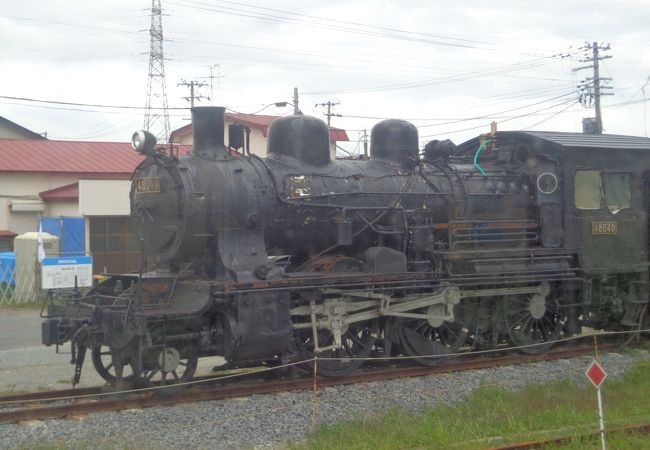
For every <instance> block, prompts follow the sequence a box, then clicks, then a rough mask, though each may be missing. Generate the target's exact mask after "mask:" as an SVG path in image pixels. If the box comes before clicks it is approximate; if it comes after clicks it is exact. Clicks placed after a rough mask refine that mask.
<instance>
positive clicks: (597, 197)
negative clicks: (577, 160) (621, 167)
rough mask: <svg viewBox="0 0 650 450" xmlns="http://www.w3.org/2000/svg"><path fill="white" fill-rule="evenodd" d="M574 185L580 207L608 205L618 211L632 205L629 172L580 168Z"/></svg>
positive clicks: (575, 199) (611, 209)
mask: <svg viewBox="0 0 650 450" xmlns="http://www.w3.org/2000/svg"><path fill="white" fill-rule="evenodd" d="M574 187H575V193H574V195H575V196H574V202H575V206H576V208H578V209H600V208H602V207H606V208H607V209H608V210H609V211H611V212H613V213H616V212H618V211H620V210H621V209H625V208H629V207H630V206H631V201H630V174H628V173H602V172H601V171H600V170H578V171H576V173H575V178H574Z"/></svg>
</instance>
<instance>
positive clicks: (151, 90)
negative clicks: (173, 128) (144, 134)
mask: <svg viewBox="0 0 650 450" xmlns="http://www.w3.org/2000/svg"><path fill="white" fill-rule="evenodd" d="M149 34H150V35H151V44H150V46H149V81H148V82H147V105H146V107H145V113H144V129H145V130H148V131H149V132H150V133H152V134H153V135H154V136H156V139H157V140H158V142H161V143H166V142H167V140H168V138H169V113H168V112H167V89H166V86H165V59H164V57H163V29H162V8H161V6H160V0H152V1H151V28H149Z"/></svg>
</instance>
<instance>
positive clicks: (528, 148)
mask: <svg viewBox="0 0 650 450" xmlns="http://www.w3.org/2000/svg"><path fill="white" fill-rule="evenodd" d="M192 120H193V136H194V144H193V148H192V150H191V152H190V153H188V154H187V155H184V156H178V155H174V154H172V153H171V152H165V151H164V150H162V149H158V148H156V145H155V140H153V139H152V136H151V135H149V134H148V133H146V132H139V133H136V134H135V135H134V140H133V142H134V148H135V150H136V151H138V152H140V153H142V154H143V155H146V158H145V159H144V160H143V162H142V163H141V164H140V165H139V166H138V167H137V169H136V170H135V172H134V174H133V177H132V189H131V210H132V214H133V215H134V217H135V219H136V223H137V226H138V228H139V229H138V232H139V235H140V237H141V242H142V253H143V257H142V259H143V270H142V271H141V273H140V274H122V275H113V276H111V277H109V278H108V279H107V281H105V282H104V283H102V284H101V285H100V286H98V287H97V288H95V289H94V290H92V291H91V292H89V293H88V294H86V295H84V296H83V297H80V298H75V299H72V300H70V301H68V302H64V303H63V304H58V305H50V307H49V318H48V319H47V320H46V321H45V322H44V323H43V341H44V343H45V344H46V345H52V344H57V345H58V344H62V343H64V342H66V341H71V342H72V346H73V355H74V357H73V360H74V362H75V377H76V379H75V381H78V377H79V375H80V371H81V366H82V365H83V361H84V355H85V353H86V351H87V350H88V349H89V350H90V351H91V355H92V360H93V363H94V365H95V368H96V369H97V371H98V372H99V373H100V374H101V375H102V376H103V377H104V378H105V379H106V380H107V381H109V382H111V383H121V382H122V381H123V380H126V379H129V380H133V381H134V382H136V383H138V384H139V385H143V386H149V385H152V384H154V383H175V382H180V381H184V380H188V379H190V378H191V377H192V376H193V374H194V371H195V369H196V366H197V362H198V358H200V357H203V356H213V355H219V356H222V357H223V358H224V359H225V361H226V366H227V367H243V366H248V365H259V364H268V365H273V364H281V363H282V362H289V361H301V360H311V359H312V358H314V357H316V358H317V359H318V364H317V370H318V374H319V375H324V376H341V375H345V374H346V373H349V372H350V371H352V370H354V369H356V368H358V367H359V366H360V365H361V364H362V363H363V361H364V360H365V359H367V358H368V357H371V356H373V355H376V354H380V353H381V354H383V355H385V356H391V355H396V354H401V355H405V356H410V357H412V358H413V359H415V360H416V361H418V362H420V363H422V364H435V363H436V362H437V361H439V359H440V357H441V356H445V355H449V354H453V353H457V352H459V351H470V350H472V349H485V348H496V347H499V346H508V345H515V346H518V347H520V348H521V349H522V350H523V351H527V352H540V351H545V350H547V349H548V348H549V347H550V346H551V345H553V344H554V343H555V342H556V341H557V340H559V339H561V338H563V337H566V336H569V335H572V334H576V333H579V332H580V330H581V327H582V326H583V325H590V326H594V327H598V328H604V329H621V328H626V327H635V326H639V325H640V324H641V322H642V320H644V317H645V310H646V305H647V302H648V265H647V201H648V200H647V198H648V196H647V188H646V187H645V186H647V183H646V175H647V174H646V171H647V170H648V169H650V163H649V161H650V159H649V157H648V156H647V155H648V152H647V150H650V140H648V139H645V140H644V139H642V138H630V137H616V138H612V137H607V136H591V137H582V136H581V135H576V134H572V133H534V132H529V133H524V132H498V133H497V132H493V133H489V134H487V135H482V136H480V137H478V138H476V139H474V140H471V141H468V142H467V143H465V144H462V145H460V146H455V145H453V144H452V143H451V142H449V141H441V142H438V141H433V142H430V143H428V144H427V146H425V148H424V151H423V152H420V149H419V145H418V132H417V129H416V128H415V127H414V126H413V125H412V124H410V123H408V122H406V121H403V120H385V121H383V122H380V123H379V124H377V125H376V126H375V127H374V128H373V130H372V132H371V146H370V157H369V159H365V160H353V159H343V160H332V159H331V158H330V151H329V145H330V142H329V130H328V128H327V126H326V125H325V123H324V122H322V121H321V120H319V119H316V118H314V117H309V116H304V115H293V116H288V117H284V118H280V119H277V120H276V121H274V122H273V123H272V125H271V127H270V129H269V135H268V149H267V154H268V156H267V157H266V158H259V157H257V156H254V155H247V154H243V153H239V152H237V151H236V149H233V148H231V147H230V146H225V145H224V109H223V108H218V107H205V108H193V110H192ZM637 186H644V187H643V189H638V188H637ZM145 265H146V270H145V269H144V266H145ZM311 367H313V365H312V364H308V365H306V366H305V368H306V369H307V370H309V369H310V368H311Z"/></svg>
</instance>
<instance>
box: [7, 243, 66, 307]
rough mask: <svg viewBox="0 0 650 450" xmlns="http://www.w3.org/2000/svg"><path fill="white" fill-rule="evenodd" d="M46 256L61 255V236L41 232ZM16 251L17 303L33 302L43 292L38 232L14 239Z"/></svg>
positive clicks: (15, 294) (15, 293) (15, 292)
mask: <svg viewBox="0 0 650 450" xmlns="http://www.w3.org/2000/svg"><path fill="white" fill-rule="evenodd" d="M41 236H42V239H43V249H44V250H45V256H59V238H58V237H56V236H53V235H51V234H49V233H41ZM14 251H15V252H16V273H15V277H14V278H15V279H16V290H15V291H14V301H15V302H16V303H26V302H33V301H35V300H36V298H37V297H39V296H40V293H41V263H40V262H39V260H38V233H37V232H33V231H32V232H29V233H24V234H21V235H19V236H16V239H14Z"/></svg>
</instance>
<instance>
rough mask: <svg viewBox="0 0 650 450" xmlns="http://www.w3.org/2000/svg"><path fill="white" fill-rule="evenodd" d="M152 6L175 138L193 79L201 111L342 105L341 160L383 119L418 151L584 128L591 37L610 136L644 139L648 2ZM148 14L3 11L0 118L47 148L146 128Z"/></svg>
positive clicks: (72, 1) (175, 2)
mask: <svg viewBox="0 0 650 450" xmlns="http://www.w3.org/2000/svg"><path fill="white" fill-rule="evenodd" d="M162 7H163V10H164V16H163V33H164V37H165V41H164V54H165V63H164V64H165V73H166V85H167V101H168V104H169V106H170V107H171V108H176V109H170V111H169V116H170V122H171V128H172V130H173V129H175V128H178V127H181V126H183V125H185V124H187V123H188V118H189V111H188V110H184V109H179V108H187V107H188V106H189V104H188V102H187V101H186V100H185V99H184V98H183V97H187V96H188V95H189V90H188V88H186V87H184V86H179V83H180V82H181V80H186V81H190V80H196V81H198V82H203V83H206V85H207V86H205V87H203V88H201V89H200V90H198V94H201V95H203V96H206V97H208V96H211V100H207V99H204V100H202V101H201V102H198V103H197V105H210V104H214V105H222V106H226V107H228V108H230V109H231V110H233V111H239V112H244V113H252V112H256V111H259V110H261V109H262V108H264V107H265V106H266V105H268V104H270V103H274V102H280V101H290V100H291V99H292V95H293V88H294V87H297V88H298V89H299V92H300V108H301V110H302V111H303V112H304V113H306V114H312V115H316V116H319V117H321V118H323V119H325V117H324V116H323V113H324V112H325V111H326V109H325V108H323V107H320V106H318V107H316V106H315V105H316V103H322V102H327V101H336V102H339V104H338V105H337V106H336V107H335V108H334V109H333V112H335V113H337V114H340V115H341V117H337V116H335V117H333V118H332V125H334V126H338V127H341V128H345V129H346V130H347V131H348V135H349V136H350V140H351V142H350V143H349V144H347V145H346V146H345V148H347V149H348V150H349V151H359V150H360V146H358V145H357V143H358V141H359V138H360V135H361V133H362V130H364V129H367V130H368V131H369V130H370V128H372V126H373V125H374V124H375V123H377V122H378V121H379V120H381V119H383V118H403V119H407V120H411V121H412V122H413V123H414V124H415V125H416V126H417V127H418V129H419V132H420V140H421V142H423V143H424V142H426V141H428V140H430V139H444V138H449V139H452V140H454V141H455V142H456V143H460V142H462V141H464V140H467V139H470V138H472V137H473V136H476V135H478V134H480V133H484V132H487V131H489V124H490V122H491V121H492V120H494V121H496V122H497V123H498V129H499V130H524V129H536V130H554V131H575V132H578V131H581V120H582V118H583V117H590V116H593V115H594V110H593V109H587V108H585V107H584V106H582V105H581V104H580V103H579V101H578V93H577V92H576V85H577V84H579V83H580V80H582V79H583V78H585V77H590V76H592V75H593V74H592V72H591V69H585V70H581V71H577V72H574V70H573V69H576V68H579V67H582V66H585V65H589V64H590V63H589V62H582V61H581V60H582V59H584V54H583V51H581V50H580V48H581V47H583V46H584V44H585V42H586V41H588V42H592V41H597V42H599V43H601V44H603V45H604V44H607V43H609V44H610V45H611V50H609V51H606V52H603V53H602V54H603V55H607V56H611V58H610V59H605V60H603V61H601V76H604V77H611V78H612V81H611V83H610V84H609V85H610V86H613V89H612V90H608V92H612V93H613V94H614V95H613V96H608V97H604V98H603V122H604V127H605V132H606V133H612V134H632V135H638V136H644V135H646V134H647V128H648V125H647V124H648V120H647V119H646V113H645V108H646V103H645V101H644V99H645V98H646V97H650V83H648V80H649V77H650V49H649V48H648V45H649V43H650V26H648V21H649V20H650V2H648V1H647V0H639V1H625V0H618V1H615V2H614V1H607V2H605V1H598V0H596V1H589V2H587V1H576V0H573V1H567V0H546V1H544V2H539V1H534V2H533V1H523V0H495V1H490V2H486V1H484V0H482V1H474V0H465V1H456V2H450V1H440V0H438V1H431V0H422V1H420V0H401V1H397V0H383V1H379V0H375V1H370V0H345V1H340V0H329V1H327V2H316V1H305V0H303V1H295V0H267V1H265V2H257V3H254V2H253V0H242V1H221V0H202V1H190V0H162ZM150 9H151V1H149V0H112V1H111V2H95V1H80V0H67V1H52V0H50V1H45V0H40V1H36V0H22V1H4V2H2V3H1V4H0V41H1V47H0V54H1V57H0V61H1V62H0V65H1V68H2V70H0V96H2V97H0V116H3V117H5V118H7V119H9V120H12V121H14V122H16V123H18V124H20V125H23V126H25V127H27V128H29V129H31V130H33V131H36V132H44V131H47V135H48V137H49V138H51V139H64V140H94V141H128V140H129V139H130V136H131V134H132V133H133V131H135V130H136V129H139V128H142V126H143V121H144V108H143V107H144V105H145V102H146V92H147V79H148V68H149V31H148V30H149V27H150ZM210 66H212V67H213V68H212V75H213V78H212V80H211V79H210ZM210 81H212V93H211V89H210V86H209V85H210ZM644 87H645V88H644ZM8 97H13V98H8ZM15 98H26V99H33V100H46V101H49V102H65V103H81V104H92V105H102V106H92V107H89V106H74V105H62V104H56V103H43V102H35V101H25V100H17V99H15ZM103 106H118V108H107V107H103ZM125 106H128V107H133V108H123V107H125ZM139 108H142V109H139ZM263 112H264V113H268V114H278V115H284V114H288V113H290V112H291V107H290V106H288V107H285V108H276V107H275V106H271V107H268V108H266V109H264V110H263Z"/></svg>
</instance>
